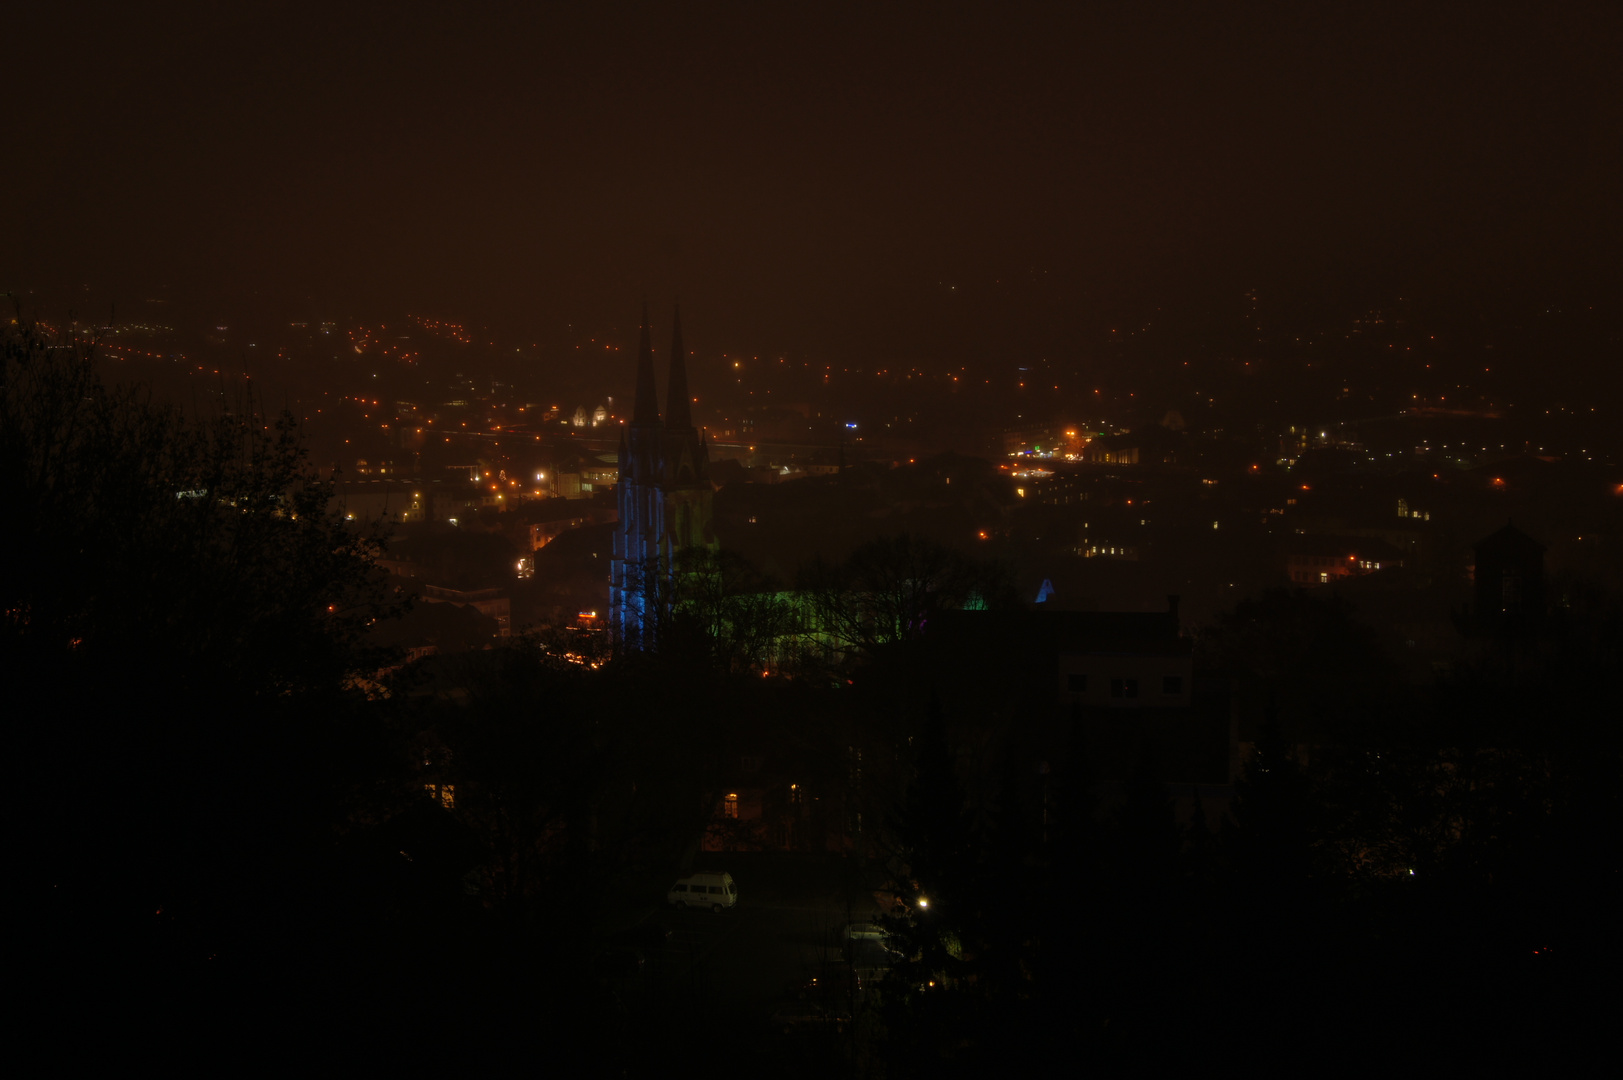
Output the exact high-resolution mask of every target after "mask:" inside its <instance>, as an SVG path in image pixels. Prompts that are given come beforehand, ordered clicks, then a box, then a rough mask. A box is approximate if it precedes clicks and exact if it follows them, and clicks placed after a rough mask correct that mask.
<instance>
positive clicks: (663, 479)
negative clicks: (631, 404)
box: [609, 304, 718, 649]
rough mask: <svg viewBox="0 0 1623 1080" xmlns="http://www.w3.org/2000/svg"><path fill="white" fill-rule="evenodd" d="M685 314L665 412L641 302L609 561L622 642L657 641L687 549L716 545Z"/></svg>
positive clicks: (615, 625) (678, 327)
mask: <svg viewBox="0 0 1623 1080" xmlns="http://www.w3.org/2000/svg"><path fill="white" fill-rule="evenodd" d="M691 405H692V399H691V397H690V395H689V393H688V376H687V356H686V353H685V352H684V351H683V348H682V316H681V312H680V310H678V311H677V313H676V315H675V318H674V321H673V324H672V328H671V357H670V374H669V375H668V376H667V380H666V398H665V416H664V418H663V419H661V417H660V415H659V397H658V393H657V391H656V390H655V387H654V346H653V336H652V330H651V328H650V326H649V324H648V306H647V305H646V304H644V305H643V312H642V335H641V340H640V342H639V344H638V349H637V396H636V406H635V408H634V411H633V413H632V417H631V423H630V424H629V425H628V426H627V427H626V428H625V430H624V431H622V432H621V434H620V457H619V464H620V480H619V484H618V486H617V488H616V494H617V496H618V502H619V510H620V515H619V521H618V522H617V523H616V525H615V531H614V551H613V554H612V557H611V559H610V563H609V627H610V632H611V633H612V634H613V635H614V645H615V648H616V649H643V648H647V647H649V646H651V645H652V644H653V642H654V637H655V634H656V633H657V628H658V621H659V617H658V613H657V612H658V606H659V605H660V604H661V603H662V602H663V598H665V597H668V595H669V592H668V586H669V585H670V582H671V577H672V574H673V572H674V568H675V565H676V562H677V559H678V556H680V555H681V554H682V553H683V552H685V551H709V552H714V551H716V550H717V548H718V545H717V543H716V529H715V520H714V517H713V509H712V508H713V502H714V496H715V489H714V488H712V487H711V485H710V450H709V447H708V446H707V445H706V443H705V441H704V440H703V439H702V438H701V437H700V435H699V432H698V429H696V428H695V427H694V426H693V413H692V409H691Z"/></svg>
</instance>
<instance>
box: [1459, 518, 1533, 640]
mask: <svg viewBox="0 0 1623 1080" xmlns="http://www.w3.org/2000/svg"><path fill="white" fill-rule="evenodd" d="M1474 548H1475V552H1476V570H1475V594H1476V595H1475V600H1476V604H1475V614H1476V620H1477V625H1478V626H1479V628H1480V629H1482V630H1484V631H1488V632H1490V633H1494V634H1508V635H1512V636H1515V635H1519V634H1525V633H1530V632H1534V631H1537V630H1538V629H1539V628H1540V625H1541V624H1542V622H1543V619H1544V545H1543V544H1541V543H1539V542H1538V541H1537V540H1534V539H1533V538H1532V537H1531V536H1528V535H1527V534H1526V533H1524V532H1522V531H1521V530H1520V529H1518V528H1516V526H1514V525H1511V524H1509V523H1506V525H1505V527H1504V528H1502V529H1500V530H1499V531H1498V532H1496V533H1494V534H1493V535H1491V536H1488V537H1486V538H1484V539H1482V540H1479V541H1477V543H1476V544H1475V545H1474Z"/></svg>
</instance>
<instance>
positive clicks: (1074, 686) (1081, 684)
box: [1065, 675, 1088, 694]
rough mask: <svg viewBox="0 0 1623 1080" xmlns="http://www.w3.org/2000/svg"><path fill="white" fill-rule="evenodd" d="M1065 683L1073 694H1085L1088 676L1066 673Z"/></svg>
mask: <svg viewBox="0 0 1623 1080" xmlns="http://www.w3.org/2000/svg"><path fill="white" fill-rule="evenodd" d="M1065 685H1066V686H1067V687H1069V688H1070V691H1071V693H1073V694H1085V693H1087V692H1088V677H1087V676H1086V675H1067V676H1065Z"/></svg>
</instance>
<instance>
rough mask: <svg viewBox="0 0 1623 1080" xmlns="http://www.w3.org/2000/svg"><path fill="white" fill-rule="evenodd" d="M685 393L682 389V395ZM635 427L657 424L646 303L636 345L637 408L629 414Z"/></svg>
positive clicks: (652, 358) (651, 348) (657, 395)
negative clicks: (639, 335) (640, 337)
mask: <svg viewBox="0 0 1623 1080" xmlns="http://www.w3.org/2000/svg"><path fill="white" fill-rule="evenodd" d="M686 392H687V391H686V390H685V389H684V390H683V393H686ZM631 422H632V423H633V424H637V425H650V426H651V425H654V424H657V423H659V393H658V391H657V390H655V389H654V338H653V330H652V328H651V327H650V326H649V325H648V301H646V300H644V301H643V302H642V340H641V341H640V342H638V345H637V406H636V410H635V411H634V412H633V413H632V414H631Z"/></svg>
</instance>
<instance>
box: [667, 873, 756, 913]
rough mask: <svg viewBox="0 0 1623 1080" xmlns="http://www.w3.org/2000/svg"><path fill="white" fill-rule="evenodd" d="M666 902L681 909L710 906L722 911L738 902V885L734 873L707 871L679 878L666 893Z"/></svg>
mask: <svg viewBox="0 0 1623 1080" xmlns="http://www.w3.org/2000/svg"><path fill="white" fill-rule="evenodd" d="M665 902H666V903H668V904H675V905H676V906H677V908H678V909H679V910H685V909H687V908H709V909H710V910H711V911H721V910H722V909H723V908H730V907H732V906H733V905H734V904H736V903H738V886H737V885H735V884H733V875H731V874H728V873H724V872H721V873H717V872H710V871H705V872H701V873H697V874H689V875H688V876H687V877H685V878H681V879H679V880H678V881H677V882H676V884H675V885H672V886H671V887H670V889H669V890H668V891H667V892H666V893H665Z"/></svg>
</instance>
